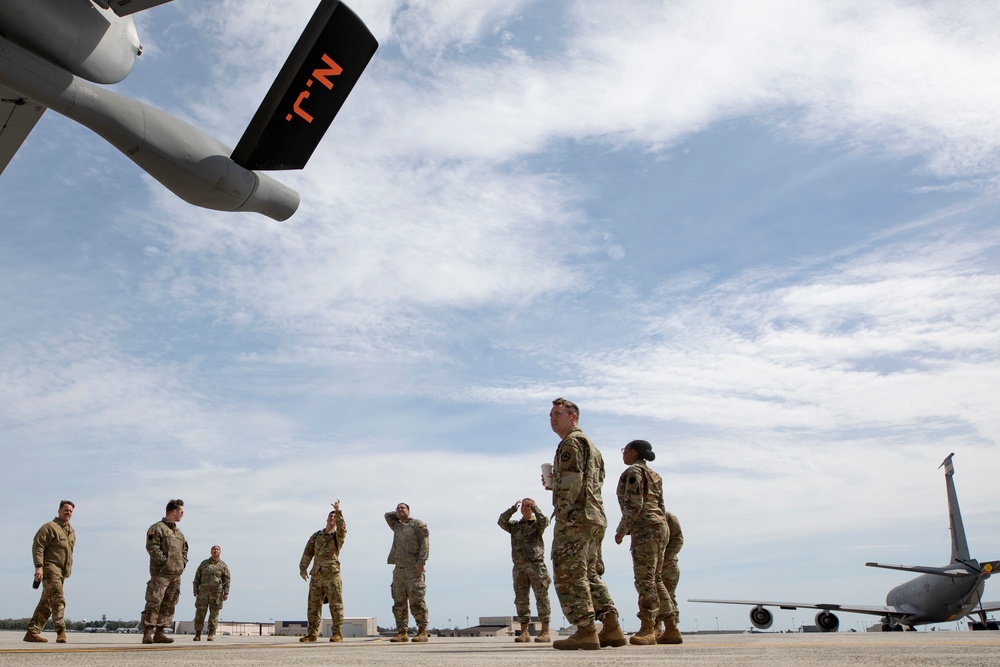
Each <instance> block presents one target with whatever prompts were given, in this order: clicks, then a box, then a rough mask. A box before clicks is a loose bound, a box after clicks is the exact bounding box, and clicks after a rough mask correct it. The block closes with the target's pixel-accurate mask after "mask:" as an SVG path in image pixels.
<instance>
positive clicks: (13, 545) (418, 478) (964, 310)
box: [0, 0, 1000, 630]
mask: <svg viewBox="0 0 1000 667" xmlns="http://www.w3.org/2000/svg"><path fill="white" fill-rule="evenodd" d="M350 5H351V7H352V9H354V10H355V12H356V13H357V14H358V15H359V16H360V17H361V18H362V19H363V20H364V21H365V22H366V23H367V24H368V25H369V26H370V28H371V29H372V31H373V32H374V34H375V35H376V37H377V38H378V40H379V42H380V44H381V47H380V49H379V51H378V53H377V54H376V56H375V58H374V60H373V61H372V63H371V65H370V66H369V68H368V70H367V71H366V72H365V74H364V75H363V77H362V79H361V81H360V82H359V84H358V86H357V87H356V88H355V90H354V92H353V93H352V95H351V97H350V98H349V100H348V102H347V103H346V104H345V106H344V108H343V110H342V111H341V114H340V115H339V116H338V118H337V119H336V121H335V122H334V124H333V125H332V126H331V129H330V131H329V132H328V133H327V136H326V138H325V139H324V141H323V143H322V144H321V145H320V147H319V148H318V150H317V151H316V153H315V154H314V156H313V158H312V160H311V162H310V163H309V165H308V166H307V168H306V169H305V170H303V171H302V172H288V173H281V174H279V175H278V176H279V178H280V180H282V181H283V182H286V183H288V184H289V185H291V186H292V187H295V188H296V189H297V190H298V191H299V192H300V193H301V195H302V205H301V207H300V209H299V211H298V212H297V213H296V214H295V216H293V217H292V218H291V219H290V220H288V221H286V222H284V223H276V222H274V221H271V220H269V219H266V218H263V217H260V216H256V215H251V214H222V213H216V212H210V211H204V210H200V209H197V208H193V207H191V206H189V205H187V204H185V203H184V202H182V201H180V200H178V199H176V198H175V197H174V196H173V195H172V194H170V193H169V192H167V191H166V190H164V189H163V188H162V187H161V186H159V185H158V184H157V183H156V182H154V181H152V180H151V179H150V178H148V177H146V176H144V175H143V174H142V173H141V172H140V171H139V170H138V169H137V168H136V167H135V166H134V165H133V164H132V163H131V162H129V161H128V160H127V159H126V158H124V157H123V156H122V155H120V154H119V153H118V152H117V151H116V150H114V149H113V148H111V147H110V146H109V145H107V144H105V143H104V142H103V140H101V139H100V138H98V137H96V136H95V135H92V134H91V133H90V132H89V131H88V130H86V129H84V128H82V127H79V126H76V125H75V124H74V123H72V122H71V121H69V120H67V119H65V118H62V117H60V116H58V115H57V114H55V113H53V112H49V113H47V114H46V115H45V116H44V117H43V118H42V120H41V121H40V122H39V124H38V126H37V127H36V129H35V131H34V132H33V133H32V134H31V136H30V137H29V138H28V140H27V141H26V143H25V144H24V146H23V147H22V150H21V151H20V152H19V153H18V155H17V156H16V157H15V159H14V160H13V161H12V162H11V164H10V165H9V166H8V168H7V170H6V171H5V172H4V173H3V175H2V176H0V207H2V210H3V211H4V215H3V216H0V229H2V234H3V239H4V242H3V243H2V244H0V306H2V308H3V312H4V317H3V318H2V319H0V343H2V345H0V378H2V382H0V427H2V428H0V433H2V436H0V437H2V441H3V451H4V465H3V467H2V472H0V479H2V486H3V489H4V491H5V493H4V497H5V501H6V502H5V503H4V504H3V506H2V507H0V520H2V524H3V526H4V530H5V534H6V535H8V537H9V539H6V540H4V541H3V544H2V545H0V590H2V591H3V593H4V594H3V595H2V596H0V600H2V602H0V615H2V616H25V615H28V614H30V612H31V610H32V609H33V607H34V604H35V594H34V592H33V591H31V589H30V588H28V586H27V579H28V574H29V569H30V565H31V564H30V563H29V562H28V558H29V557H28V543H29V541H30V538H31V536H32V534H33V532H34V530H35V529H36V528H37V526H38V525H40V524H41V523H42V522H44V521H46V520H48V519H50V518H51V516H52V515H53V514H54V512H55V509H56V505H57V503H58V500H59V499H60V498H62V497H69V498H72V499H73V500H74V501H75V502H76V503H77V513H76V517H75V518H74V525H75V526H76V527H77V530H78V533H79V545H78V549H77V566H76V568H75V572H74V576H73V577H72V579H71V580H70V582H69V584H68V587H67V595H68V600H69V604H68V608H67V613H68V615H69V616H70V617H72V618H93V617H98V616H100V614H107V615H108V616H109V617H110V618H135V617H136V616H137V615H138V612H139V610H140V608H141V605H142V594H143V590H144V584H145V580H146V572H145V567H146V562H147V561H146V555H145V552H144V549H143V533H144V531H145V528H146V527H147V526H148V525H149V524H150V523H153V522H154V521H156V520H157V519H158V518H159V517H160V516H161V515H162V510H163V505H164V504H165V502H166V500H167V499H169V498H172V497H181V498H183V499H184V500H185V501H186V503H187V516H186V517H185V519H184V521H183V524H182V527H183V528H184V530H185V533H186V535H187V536H188V538H189V542H190V543H191V547H192V550H193V557H194V559H195V561H196V562H197V559H200V558H204V557H207V556H208V552H209V548H210V547H211V545H212V544H216V543H218V544H221V545H222V548H223V558H224V559H225V560H226V561H227V562H228V563H229V564H230V567H231V568H232V570H233V575H234V586H233V595H232V596H231V598H230V600H229V602H228V603H227V605H226V608H225V610H224V614H223V615H224V617H228V618H230V619H233V620H267V619H269V618H302V617H304V615H305V597H306V590H305V585H304V584H303V582H302V581H301V580H300V579H298V575H297V562H298V558H299V555H300V554H301V549H302V547H303V546H304V544H305V541H306V539H307V537H308V536H309V534H310V533H311V532H312V531H314V530H316V529H318V528H320V527H321V526H322V524H323V520H324V517H325V514H326V511H327V508H328V503H330V502H332V501H333V500H334V499H337V498H339V499H341V501H342V504H343V508H344V511H345V516H346V519H347V522H348V529H349V535H348V540H347V543H346V546H345V551H344V553H343V559H342V560H343V569H344V574H345V602H346V611H347V614H348V615H357V616H370V615H374V616H378V618H379V622H380V624H382V625H388V624H389V623H390V621H391V612H390V607H391V600H390V598H389V592H388V583H389V578H390V568H389V566H387V565H384V559H385V555H386V554H387V552H388V548H389V543H390V538H391V535H390V533H389V531H388V530H387V529H386V528H385V527H384V524H383V522H382V518H381V516H382V513H383V512H385V511H388V510H390V509H392V508H393V507H394V506H395V504H396V503H397V502H398V501H401V500H402V501H406V502H409V503H410V505H411V506H412V508H413V513H414V516H417V517H419V518H422V519H424V520H425V521H427V522H428V524H429V525H430V527H431V534H432V555H431V562H430V566H429V572H428V583H429V593H428V604H429V607H430V612H431V622H432V623H433V624H435V625H446V624H447V623H448V622H449V621H450V622H451V624H453V625H455V624H464V622H465V617H469V618H470V619H471V620H473V621H474V620H475V619H476V618H477V617H478V616H480V615H497V614H502V613H508V612H510V613H513V601H512V591H511V587H510V581H509V552H508V546H507V543H506V541H505V540H506V537H505V534H504V533H502V532H501V531H500V530H499V529H498V528H497V527H496V526H495V521H496V518H497V516H498V515H499V514H500V512H502V511H503V510H504V509H506V508H507V507H508V506H509V505H510V504H511V503H512V502H513V500H514V499H516V498H520V497H524V496H526V495H533V496H535V497H536V498H537V499H538V500H539V501H540V502H541V503H542V504H543V506H549V502H550V501H549V499H548V498H546V497H544V494H543V493H542V492H541V491H540V490H539V487H538V466H539V464H540V463H542V462H545V461H547V460H551V456H552V452H553V451H554V448H555V445H556V444H557V439H556V437H555V436H554V434H552V432H551V431H550V430H549V427H548V420H547V414H548V410H549V407H550V402H551V400H552V399H553V398H555V397H557V396H566V397H567V398H570V399H572V400H574V401H576V402H577V403H578V404H580V406H581V409H582V418H581V426H582V427H583V428H584V430H585V431H586V432H587V433H588V434H590V435H591V436H592V437H593V438H594V439H595V441H596V442H597V443H598V444H599V446H601V448H602V449H603V451H604V453H605V458H606V461H607V468H608V477H609V479H608V481H607V483H606V485H605V499H606V501H607V502H606V505H607V509H608V514H609V520H610V521H611V522H612V524H614V523H616V522H617V520H618V518H619V516H620V514H619V511H618V508H617V503H616V501H615V498H614V488H615V483H616V480H617V476H618V474H619V473H620V471H621V470H622V469H623V465H622V464H621V461H620V457H619V455H618V451H619V449H620V448H621V446H623V445H624V444H625V443H626V442H628V441H629V440H631V439H634V438H645V439H647V440H649V441H650V442H652V443H653V445H654V447H655V450H656V452H657V454H658V456H657V459H656V461H655V464H654V467H655V468H656V469H657V470H659V471H660V472H661V473H662V474H663V476H664V478H665V481H666V487H667V490H668V491H667V496H668V497H667V502H668V506H669V507H670V508H671V509H672V510H674V511H675V513H676V514H678V516H679V517H680V518H681V520H682V522H683V524H684V528H685V536H686V538H687V544H686V546H685V548H684V551H683V552H682V554H681V564H682V569H683V575H682V583H681V589H680V591H679V595H680V596H681V597H683V598H687V597H731V598H738V599H744V598H749V597H755V598H766V599H791V600H802V601H817V602H829V601H833V602H845V603H859V604H878V603H881V602H882V601H883V600H884V595H885V592H886V591H887V590H888V589H889V588H890V587H891V586H892V585H895V584H896V583H899V582H900V581H902V580H903V579H905V578H906V577H905V576H903V574H904V573H894V572H889V571H876V570H871V569H866V568H864V567H863V563H864V562H865V561H869V560H878V561H884V562H897V563H909V564H923V565H933V564H942V563H944V562H945V561H946V560H947V557H948V544H949V540H948V532H947V526H948V523H947V514H946V510H945V495H944V484H943V481H942V478H941V477H942V476H941V473H940V471H937V470H936V467H937V465H938V464H939V463H940V462H941V461H942V460H943V459H944V457H945V456H947V454H948V453H949V452H956V457H955V468H956V481H957V484H958V491H959V497H960V499H961V501H962V505H963V510H964V513H965V519H966V524H967V528H968V531H969V540H970V545H971V547H972V549H973V553H974V555H976V556H977V557H979V558H980V559H983V560H986V559H994V558H998V557H1000V538H998V537H996V536H997V535H998V534H1000V532H998V528H1000V517H998V515H997V512H996V511H995V509H994V507H993V506H994V504H995V502H994V497H995V494H994V493H992V490H993V488H994V486H995V481H994V478H995V471H996V470H997V466H998V464H1000V453H998V448H997V440H998V438H1000V418H998V414H1000V413H998V411H997V409H996V405H995V403H996V401H995V395H996V391H997V387H998V384H1000V228H998V226H997V224H996V223H997V219H996V210H997V203H998V202H997V182H998V175H1000V155H998V137H1000V122H998V121H997V118H1000V108H998V107H1000V88H998V85H997V83H996V80H995V79H996V77H995V72H996V71H997V67H998V65H1000V62H998V60H1000V52H998V47H997V46H996V45H997V44H998V43H1000V40H998V37H1000V35H997V34H996V32H997V29H996V27H995V26H997V25H1000V20H998V19H1000V16H998V15H997V14H998V12H1000V10H998V9H997V8H996V7H995V6H993V4H991V3H955V4H951V3H935V4H933V5H925V4H922V3H910V2H887V3H878V5H877V6H871V5H870V3H861V2H846V3H837V4H836V5H830V4H826V3H821V2H813V1H809V0H797V1H796V2H782V1H778V0H769V1H765V0H760V1H754V2H744V3H740V4H739V8H734V7H733V4H732V3H727V2H671V3H667V2H654V1H650V0H645V1H636V2H632V1H629V0H623V1H622V2H619V3H612V4H608V3H598V2H590V1H589V0H581V1H579V2H574V3H555V2H548V3H543V2H532V1H528V0H521V1H512V0H504V1H503V2H501V1H499V0H476V2H470V1H468V0H463V1H459V0H451V1H449V0H438V1H437V2H423V1H421V2H417V1H414V2H409V3H404V2H395V1H389V0H369V1H366V0H354V1H353V2H351V3H350ZM312 9H313V3H312V2H310V1H308V0H302V1H299V0H293V1H291V2H288V3H285V4H284V5H283V7H282V10H281V11H280V12H275V9H274V4H273V3H271V2H264V1H263V0H241V1H239V2H236V1H230V0H223V1H219V2H215V3H211V4H210V5H203V3H195V2H191V1H190V0H176V1H175V2H173V3H170V4H168V5H166V6H163V7H160V8H157V9H154V10H150V11H148V12H146V13H144V14H142V15H140V16H138V17H137V19H136V23H137V26H138V29H139V34H140V38H141V40H142V42H143V44H144V47H145V50H144V54H143V56H142V57H141V58H140V59H139V62H138V63H137V65H136V68H135V70H134V71H133V73H132V75H131V76H130V77H129V78H128V79H127V80H126V81H125V82H123V83H121V84H119V85H118V86H116V87H115V88H116V90H118V91H119V92H121V93H123V94H127V95H130V96H133V97H135V98H138V99H140V100H142V101H144V102H147V103H150V104H153V105H155V106H158V107H160V108H163V109H165V110H167V111H169V112H171V113H173V114H175V115H178V116H180V117H182V118H184V119H185V120H188V121H190V122H192V123H193V124H195V125H197V126H198V127H200V128H202V129H204V130H206V131H208V132H210V133H211V134H213V135H215V136H217V137H219V138H220V139H221V140H222V141H224V142H226V143H228V144H230V145H235V143H236V142H237V140H238V139H239V137H240V135H241V134H242V132H243V129H244V127H245V126H246V124H247V122H249V119H250V117H251V115H252V113H253V111H254V110H255V109H256V106H257V104H258V103H259V100H260V99H261V97H262V96H263V94H264V93H265V92H266V90H267V88H268V86H269V85H270V82H271V79H272V78H273V76H274V74H275V73H276V72H277V69H278V68H279V67H280V65H281V63H282V62H283V60H284V58H285V56H286V55H287V53H288V51H289V50H290V48H291V46H292V45H293V44H294V42H295V39H296V38H297V36H298V33H299V32H300V31H301V29H302V27H303V26H304V25H305V23H306V21H307V20H308V17H309V16H310V14H311V12H312ZM605 552H606V556H607V561H608V576H607V579H608V581H609V584H610V586H611V588H612V594H613V595H614V597H615V599H616V602H617V603H618V605H619V607H620V609H621V611H622V616H623V618H624V619H625V621H626V624H627V626H628V627H630V628H634V627H637V626H638V622H637V621H636V620H635V618H634V613H635V593H634V590H633V588H632V582H631V567H630V561H629V558H628V554H627V551H626V549H625V548H624V547H616V546H615V545H614V543H613V541H612V540H611V539H610V538H609V539H608V541H607V543H606V544H605ZM190 576H193V573H191V574H190V575H189V576H188V578H189V577H190ZM994 586H995V584H990V585H988V587H987V596H986V597H987V598H989V599H998V598H1000V593H997V592H995V591H994V592H993V593H992V594H991V590H992V589H993V587H994ZM187 590H188V587H187V586H185V588H184V589H183V591H184V592H185V593H186V592H187ZM553 595H554V592H553ZM192 608H193V600H192V599H191V597H190V596H185V597H182V600H181V605H180V610H181V611H180V612H179V613H180V614H181V617H184V618H186V617H189V616H190V614H191V613H193V611H192ZM681 611H682V616H681V628H682V629H684V630H692V629H694V627H695V623H696V622H697V623H698V625H699V627H700V628H701V629H706V628H709V627H712V626H714V624H715V619H716V618H718V619H719V624H720V625H721V626H722V627H729V628H742V627H747V626H748V625H749V623H748V621H747V618H746V611H747V610H745V609H742V608H735V607H734V608H729V607H712V606H700V605H693V604H688V603H684V604H682V610H681ZM184 614H187V615H188V616H184ZM793 618H795V619H796V621H797V622H802V621H803V620H806V619H807V618H811V614H806V613H805V612H799V613H798V614H797V615H796V614H795V613H793V612H780V613H779V614H778V615H777V619H778V620H777V622H776V627H779V626H781V625H782V624H784V626H787V627H790V625H791V623H792V619H793ZM859 620H862V619H861V617H854V616H847V617H845V618H844V619H842V624H843V626H844V627H854V626H856V625H857V622H858V621H859Z"/></svg>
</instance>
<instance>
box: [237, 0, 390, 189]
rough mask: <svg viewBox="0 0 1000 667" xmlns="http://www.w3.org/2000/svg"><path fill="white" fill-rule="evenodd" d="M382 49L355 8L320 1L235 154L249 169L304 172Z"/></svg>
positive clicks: (329, 0)
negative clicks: (379, 49)
mask: <svg viewBox="0 0 1000 667" xmlns="http://www.w3.org/2000/svg"><path fill="white" fill-rule="evenodd" d="M376 49H378V42H377V41H376V40H375V37H374V36H373V35H372V34H371V32H370V31H369V30H368V28H367V26H365V24H364V23H363V22H362V21H361V19H360V18H358V16H357V15H356V14H355V13H354V12H353V11H351V9H350V8H349V7H348V6H347V5H345V4H344V3H342V2H339V1H338V0H321V1H320V3H319V6H318V7H317V8H316V11H315V13H314V14H313V16H312V18H311V19H310V20H309V24H308V25H307V26H306V29H305V30H304V31H303V32H302V36H301V37H299V41H298V43H296V45H295V48H294V49H293V50H292V52H291V53H290V54H289V56H288V59H287V60H286V61H285V64H284V66H283V67H282V68H281V71H280V72H279V73H278V76H277V78H275V80H274V83H273V84H271V89H270V90H269V91H268V93H267V95H266V96H265V97H264V100H263V101H262V102H261V104H260V107H259V108H258V109H257V113H256V114H254V117H253V119H252V120H251V121H250V124H249V125H248V126H247V129H246V131H245V132H244V133H243V137H242V138H241V139H240V141H239V143H238V144H237V145H236V149H235V150H234V151H233V154H232V160H233V161H234V162H236V163H237V164H238V165H240V166H241V167H244V168H246V169H260V170H275V169H301V168H302V167H304V166H305V164H306V162H308V161H309V158H310V157H311V156H312V154H313V151H314V150H315V149H316V146H317V145H318V144H319V142H320V140H321V139H322V138H323V135H324V134H325V133H326V130H327V128H328V127H330V123H332V122H333V118H334V116H336V115H337V112H338V111H340V107H341V106H343V104H344V101H345V100H346V99H347V96H348V95H349V94H350V93H351V90H352V89H353V88H354V84H355V83H357V81H358V79H359V78H360V77H361V73H362V72H363V71H364V69H365V67H366V66H367V65H368V63H369V61H371V59H372V56H374V55H375V51H376Z"/></svg>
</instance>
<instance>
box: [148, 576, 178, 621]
mask: <svg viewBox="0 0 1000 667" xmlns="http://www.w3.org/2000/svg"><path fill="white" fill-rule="evenodd" d="M180 597H181V575H179V574H174V575H168V574H154V575H152V576H150V577H149V583H148V584H146V608H145V609H143V610H142V624H143V625H144V626H146V627H147V628H156V627H166V626H168V625H171V624H172V623H173V622H174V609H175V608H176V607H177V600H179V599H180Z"/></svg>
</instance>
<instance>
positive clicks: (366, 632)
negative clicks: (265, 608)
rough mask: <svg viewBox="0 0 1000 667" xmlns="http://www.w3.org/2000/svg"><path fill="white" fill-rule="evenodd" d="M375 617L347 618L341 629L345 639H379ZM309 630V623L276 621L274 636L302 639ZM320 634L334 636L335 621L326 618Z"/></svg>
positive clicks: (321, 625) (322, 623) (320, 628)
mask: <svg viewBox="0 0 1000 667" xmlns="http://www.w3.org/2000/svg"><path fill="white" fill-rule="evenodd" d="M376 621H377V619H376V618H375V617H374V616H346V617H344V626H343V628H342V629H341V632H342V633H343V635H344V637H377V636H378V624H377V622H376ZM308 630H309V621H275V622H274V634H276V635H285V636H291V637H302V636H304V635H305V634H306V632H307V631H308ZM319 634H320V636H321V637H329V636H330V635H332V634H333V621H331V620H330V619H329V618H324V619H323V620H322V622H321V623H320V627H319Z"/></svg>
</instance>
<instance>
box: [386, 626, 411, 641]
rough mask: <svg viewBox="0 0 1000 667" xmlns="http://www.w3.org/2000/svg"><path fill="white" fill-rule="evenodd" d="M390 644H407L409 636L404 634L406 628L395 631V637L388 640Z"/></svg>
mask: <svg viewBox="0 0 1000 667" xmlns="http://www.w3.org/2000/svg"><path fill="white" fill-rule="evenodd" d="M389 641H391V642H408V641H410V635H408V634H406V628H401V629H399V630H397V631H396V635H395V636H394V637H392V638H390V639H389Z"/></svg>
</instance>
